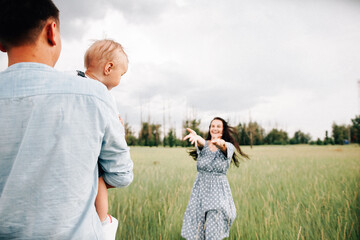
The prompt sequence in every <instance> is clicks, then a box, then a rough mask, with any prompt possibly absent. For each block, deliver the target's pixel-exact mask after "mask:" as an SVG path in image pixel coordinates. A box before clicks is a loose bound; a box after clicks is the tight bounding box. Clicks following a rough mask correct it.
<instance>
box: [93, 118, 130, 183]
mask: <svg viewBox="0 0 360 240" xmlns="http://www.w3.org/2000/svg"><path fill="white" fill-rule="evenodd" d="M99 164H100V167H101V168H102V170H103V175H102V177H103V179H104V181H105V182H106V184H107V187H108V188H111V187H116V188H120V187H126V186H128V185H130V183H131V182H132V181H133V162H132V160H131V158H130V149H129V147H128V146H127V143H126V141H125V130H124V127H123V126H122V125H121V123H120V121H119V118H118V115H117V114H116V113H115V112H114V113H113V112H110V117H109V122H108V125H107V127H106V129H105V134H104V138H103V143H102V147H101V151H100V155H99Z"/></svg>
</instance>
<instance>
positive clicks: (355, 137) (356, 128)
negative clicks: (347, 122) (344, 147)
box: [350, 115, 360, 144]
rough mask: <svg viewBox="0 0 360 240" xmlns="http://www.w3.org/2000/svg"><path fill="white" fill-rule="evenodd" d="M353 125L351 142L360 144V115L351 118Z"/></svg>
mask: <svg viewBox="0 0 360 240" xmlns="http://www.w3.org/2000/svg"><path fill="white" fill-rule="evenodd" d="M351 122H352V125H351V127H350V136H351V139H350V140H351V142H353V143H359V144H360V115H358V116H355V118H354V119H351Z"/></svg>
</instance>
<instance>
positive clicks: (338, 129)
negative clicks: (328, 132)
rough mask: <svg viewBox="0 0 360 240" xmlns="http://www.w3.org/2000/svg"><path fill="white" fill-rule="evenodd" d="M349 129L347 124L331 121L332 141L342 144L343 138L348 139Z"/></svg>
mask: <svg viewBox="0 0 360 240" xmlns="http://www.w3.org/2000/svg"><path fill="white" fill-rule="evenodd" d="M349 131H350V127H349V126H346V125H337V124H336V123H333V125H332V137H333V138H334V143H335V144H341V145H343V144H344V142H345V140H349Z"/></svg>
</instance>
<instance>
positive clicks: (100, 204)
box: [95, 177, 109, 222]
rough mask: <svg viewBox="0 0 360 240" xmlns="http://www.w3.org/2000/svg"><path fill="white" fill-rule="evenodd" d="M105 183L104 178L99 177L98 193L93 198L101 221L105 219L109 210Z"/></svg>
mask: <svg viewBox="0 0 360 240" xmlns="http://www.w3.org/2000/svg"><path fill="white" fill-rule="evenodd" d="M106 185H107V184H106V183H105V181H104V179H103V178H102V177H99V187H98V194H97V196H96V199H95V208H96V212H97V214H98V215H99V218H100V220H101V222H102V221H104V220H105V219H106V217H107V214H108V211H109V203H108V192H107V186H106Z"/></svg>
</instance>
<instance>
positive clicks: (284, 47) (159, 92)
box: [0, 0, 360, 138]
mask: <svg viewBox="0 0 360 240" xmlns="http://www.w3.org/2000/svg"><path fill="white" fill-rule="evenodd" d="M54 2H55V3H56V4H57V6H58V7H59V9H60V12H61V33H62V39H63V50H62V53H61V56H60V59H59V62H58V64H57V65H56V68H57V69H59V70H61V71H70V70H74V69H83V55H84V53H85V50H86V49H87V47H88V46H89V45H90V44H91V41H92V40H94V39H101V38H104V37H106V38H111V39H114V40H116V41H118V42H120V43H122V44H123V46H124V47H125V51H126V52H127V54H128V55H129V59H130V66H129V71H128V73H127V74H126V75H125V76H124V77H123V79H122V81H121V84H120V85H119V86H118V87H117V88H115V89H113V90H112V92H113V94H114V96H115V97H116V99H117V102H118V106H119V110H120V113H121V114H122V115H123V117H126V119H127V121H128V122H130V124H131V125H132V126H133V128H134V130H138V127H139V122H140V115H141V113H142V118H143V119H144V120H147V118H148V115H150V117H151V121H153V122H157V123H160V124H162V123H163V116H164V109H165V119H166V127H170V126H172V127H176V128H178V129H180V128H181V122H182V120H183V119H184V118H185V117H187V116H188V117H197V118H200V119H201V120H202V122H203V124H202V127H203V128H206V126H207V125H208V123H209V121H210V119H212V117H214V116H222V117H224V118H226V119H229V120H230V123H232V124H235V123H238V122H239V121H241V122H248V121H249V115H251V118H252V119H253V120H255V121H258V122H259V123H260V124H261V125H262V126H263V127H265V129H266V130H270V129H271V128H273V127H278V128H281V129H284V130H286V131H288V132H289V134H290V135H291V136H292V134H293V132H294V131H296V130H298V129H300V130H302V131H304V132H308V133H310V134H311V135H312V136H313V138H316V137H321V138H323V137H324V134H325V130H329V131H331V124H332V123H333V122H336V123H338V124H349V123H350V119H351V118H353V117H354V116H355V115H356V114H360V113H359V109H360V106H359V104H360V103H359V93H358V87H357V81H358V80H359V79H360V44H359V43H360V14H359V13H360V1H359V0H317V1H314V0H301V1H300V0H273V1H268V0H227V1H220V0H206V1H205V0H176V1H170V0H153V1H146V0H137V1H121V0H120V1H119V0H108V1H104V0H103V1H100V0H87V1H85V0H77V1H62V0H55V1H54ZM6 64H7V59H6V56H5V55H4V54H1V55H0V70H3V69H5V68H6Z"/></svg>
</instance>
